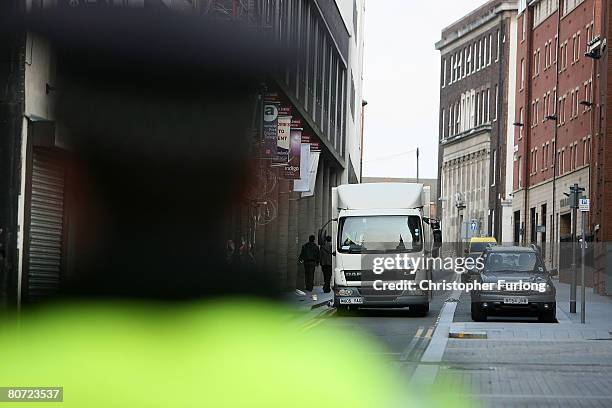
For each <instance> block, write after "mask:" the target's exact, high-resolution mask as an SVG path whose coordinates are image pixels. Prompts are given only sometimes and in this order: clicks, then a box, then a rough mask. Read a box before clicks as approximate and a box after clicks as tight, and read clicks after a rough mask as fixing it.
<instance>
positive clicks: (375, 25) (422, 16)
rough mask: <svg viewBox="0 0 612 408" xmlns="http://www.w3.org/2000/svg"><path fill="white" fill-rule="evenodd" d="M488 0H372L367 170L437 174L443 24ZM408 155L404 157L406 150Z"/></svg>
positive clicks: (367, 41) (367, 67) (367, 33)
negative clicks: (417, 171) (437, 48)
mask: <svg viewBox="0 0 612 408" xmlns="http://www.w3.org/2000/svg"><path fill="white" fill-rule="evenodd" d="M486 2H487V0H429V1H421V0H368V1H366V11H365V54H364V84H363V98H364V99H365V100H366V101H367V102H368V105H367V106H366V107H365V125H364V150H363V161H364V163H363V175H364V176H365V177H367V176H370V177H415V176H416V153H415V152H414V150H415V149H416V148H417V147H418V148H419V149H420V160H419V161H420V166H419V167H420V177H422V178H437V176H438V169H437V167H438V112H439V104H440V102H439V100H440V89H439V82H440V53H439V52H438V51H437V50H436V49H435V43H436V42H437V41H439V40H440V38H441V32H442V29H443V28H444V27H446V26H448V25H450V24H451V23H453V22H455V21H457V20H458V19H460V18H461V17H463V16H464V15H466V14H468V13H469V12H470V11H472V10H474V9H476V8H478V7H479V6H481V5H482V4H485V3H486ZM404 153H405V154H404Z"/></svg>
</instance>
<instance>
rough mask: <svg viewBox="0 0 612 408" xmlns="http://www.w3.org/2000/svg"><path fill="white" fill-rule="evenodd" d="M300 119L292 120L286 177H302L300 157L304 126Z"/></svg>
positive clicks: (294, 178)
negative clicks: (302, 126)
mask: <svg viewBox="0 0 612 408" xmlns="http://www.w3.org/2000/svg"><path fill="white" fill-rule="evenodd" d="M299 125H301V123H299V121H295V120H294V121H292V123H291V133H290V137H289V161H288V163H287V165H286V166H285V170H284V174H283V176H284V178H286V179H290V180H297V179H299V178H300V163H301V161H300V159H301V157H300V156H301V146H302V128H301V127H299Z"/></svg>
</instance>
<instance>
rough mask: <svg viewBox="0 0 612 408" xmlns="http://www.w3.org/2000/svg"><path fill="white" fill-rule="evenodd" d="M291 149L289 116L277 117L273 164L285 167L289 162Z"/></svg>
mask: <svg viewBox="0 0 612 408" xmlns="http://www.w3.org/2000/svg"><path fill="white" fill-rule="evenodd" d="M290 147H291V116H279V117H278V126H277V138H276V158H275V159H274V163H275V164H281V165H286V164H287V163H288V162H289V149H290Z"/></svg>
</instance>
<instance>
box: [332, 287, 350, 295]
mask: <svg viewBox="0 0 612 408" xmlns="http://www.w3.org/2000/svg"><path fill="white" fill-rule="evenodd" d="M336 294H337V295H338V296H352V295H353V289H346V288H342V289H338V290H337V291H336Z"/></svg>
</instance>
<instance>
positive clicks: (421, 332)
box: [414, 327, 434, 339]
mask: <svg viewBox="0 0 612 408" xmlns="http://www.w3.org/2000/svg"><path fill="white" fill-rule="evenodd" d="M424 331H425V328H424V327H419V330H417V332H416V334H415V335H414V337H416V338H419V337H421V335H422V334H423V332H424ZM433 332H434V328H433V327H430V328H429V329H427V333H425V336H422V337H423V338H425V339H431V336H432V335H433Z"/></svg>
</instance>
